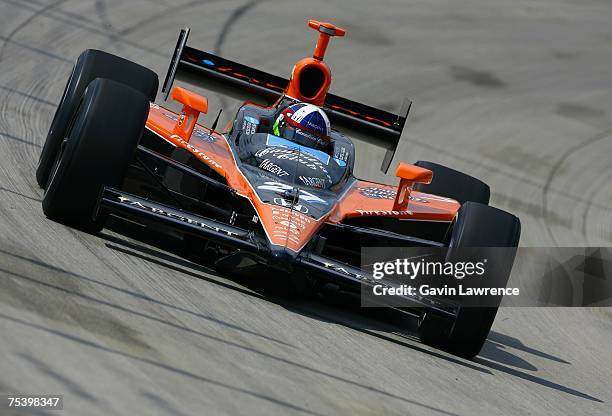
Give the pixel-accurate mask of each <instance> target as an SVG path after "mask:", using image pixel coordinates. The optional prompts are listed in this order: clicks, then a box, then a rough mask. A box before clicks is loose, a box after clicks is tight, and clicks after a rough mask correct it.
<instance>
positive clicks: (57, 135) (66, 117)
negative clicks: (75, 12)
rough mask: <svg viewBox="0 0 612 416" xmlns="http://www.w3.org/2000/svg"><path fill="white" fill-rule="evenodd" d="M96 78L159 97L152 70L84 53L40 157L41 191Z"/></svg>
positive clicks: (102, 54)
mask: <svg viewBox="0 0 612 416" xmlns="http://www.w3.org/2000/svg"><path fill="white" fill-rule="evenodd" d="M96 78H106V79H110V80H113V81H116V82H119V83H122V84H125V85H128V86H130V87H132V88H134V89H136V90H138V91H140V92H141V93H142V94H144V95H145V97H147V98H148V100H149V101H153V100H155V95H156V94H157V87H158V79H157V74H155V72H153V71H151V70H150V69H148V68H145V67H144V66H141V65H138V64H135V63H134V62H130V61H128V60H126V59H123V58H120V57H118V56H115V55H111V54H109V53H106V52H102V51H97V50H93V49H88V50H86V51H85V52H83V53H82V54H81V55H80V56H79V58H78V59H77V61H76V63H75V65H74V68H73V70H72V73H71V74H70V77H69V78H68V82H67V84H66V87H65V89H64V93H63V95H62V99H61V101H60V103H59V105H58V107H57V109H56V111H55V115H54V117H53V121H52V122H51V127H50V128H49V133H48V134H47V139H46V141H45V144H44V146H43V150H42V152H41V154H40V159H39V161H38V168H37V169H36V182H38V185H39V186H40V187H41V188H46V186H47V182H48V181H49V174H50V172H51V168H52V167H53V162H54V161H55V157H56V155H57V152H58V150H59V148H60V144H61V143H62V141H63V140H64V138H65V137H66V130H67V129H68V124H69V123H70V120H72V118H73V115H74V113H75V111H76V109H77V106H78V105H79V102H80V100H81V97H82V96H83V93H84V92H85V89H86V88H87V86H88V85H89V83H90V82H92V81H93V80H94V79H96Z"/></svg>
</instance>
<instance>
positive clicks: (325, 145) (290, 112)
mask: <svg viewBox="0 0 612 416" xmlns="http://www.w3.org/2000/svg"><path fill="white" fill-rule="evenodd" d="M272 131H273V133H274V134H275V135H276V136H278V137H282V138H284V139H287V140H290V141H292V142H294V143H296V144H299V145H302V146H307V147H311V148H313V149H317V150H323V151H325V152H327V153H329V151H330V147H331V146H330V144H331V140H330V137H329V135H330V131H331V128H330V126H329V119H328V118H327V115H326V114H325V113H324V112H323V110H321V109H320V108H319V107H317V106H314V105H312V104H306V103H297V104H293V105H290V106H289V107H287V108H285V109H284V110H283V111H282V112H281V113H280V115H279V116H278V117H277V118H276V121H275V122H274V125H273V127H272Z"/></svg>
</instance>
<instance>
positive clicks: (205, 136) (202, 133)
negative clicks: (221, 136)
mask: <svg viewBox="0 0 612 416" xmlns="http://www.w3.org/2000/svg"><path fill="white" fill-rule="evenodd" d="M193 135H194V136H195V137H197V138H198V139H200V140H202V141H205V142H208V143H214V142H216V141H217V138H216V137H215V136H213V135H211V134H210V133H209V132H208V131H207V130H204V129H202V128H200V127H196V128H195V129H194V130H193Z"/></svg>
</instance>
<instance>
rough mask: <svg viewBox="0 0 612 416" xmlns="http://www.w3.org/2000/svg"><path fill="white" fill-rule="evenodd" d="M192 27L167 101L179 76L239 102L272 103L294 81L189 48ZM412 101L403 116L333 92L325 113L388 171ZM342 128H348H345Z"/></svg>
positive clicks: (169, 79) (183, 39)
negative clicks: (376, 152) (379, 154)
mask: <svg viewBox="0 0 612 416" xmlns="http://www.w3.org/2000/svg"><path fill="white" fill-rule="evenodd" d="M189 31H190V29H189V28H185V29H182V30H181V33H180V35H179V38H178V41H177V43H176V47H175V49H174V53H173V54H172V60H171V61H170V67H169V68H168V72H167V73H166V77H165V79H164V84H163V86H162V93H163V95H164V100H167V99H168V95H169V94H170V90H171V89H172V84H173V83H174V80H175V78H178V79H180V80H182V81H185V82H187V83H190V84H194V85H198V86H202V87H204V88H206V89H210V90H213V91H216V92H219V93H222V94H225V95H230V96H234V97H235V98H238V99H243V100H250V101H254V102H259V103H262V104H266V105H270V104H272V103H274V102H276V101H277V100H278V99H280V98H281V97H282V96H283V94H284V92H285V89H286V88H287V86H288V85H289V80H288V79H286V78H282V77H278V76H276V75H272V74H269V73H267V72H263V71H260V70H257V69H255V68H251V67H248V66H245V65H242V64H239V63H237V62H233V61H230V60H228V59H225V58H222V57H220V56H216V55H213V54H211V53H208V52H204V51H201V50H198V49H195V48H192V47H190V46H188V45H187V38H188V37H189ZM411 104H412V103H411V102H410V101H409V100H406V101H405V102H404V103H403V105H402V108H401V110H400V113H399V114H393V113H390V112H388V111H385V110H381V109H378V108H375V107H371V106H369V105H366V104H361V103H358V102H356V101H352V100H349V99H346V98H343V97H340V96H337V95H334V94H331V93H328V94H327V96H326V98H325V104H324V106H323V109H324V110H325V112H326V113H327V114H328V116H329V118H330V120H331V121H332V122H334V124H335V126H336V125H337V126H340V127H344V129H347V130H349V131H350V132H353V133H355V134H357V135H358V136H361V137H366V138H365V139H364V140H365V141H367V142H369V143H372V144H374V145H376V146H380V147H384V148H385V149H386V154H385V157H384V159H383V162H382V166H381V169H382V171H383V172H385V173H386V172H387V170H388V169H389V166H390V165H391V161H392V160H393V156H394V154H395V151H396V149H397V146H398V144H399V141H400V136H401V134H402V131H403V129H404V124H405V123H406V118H407V116H408V112H409V111H410V106H411ZM344 129H343V130H344Z"/></svg>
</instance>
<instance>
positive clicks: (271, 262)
mask: <svg viewBox="0 0 612 416" xmlns="http://www.w3.org/2000/svg"><path fill="white" fill-rule="evenodd" d="M309 26H310V27H311V28H313V29H315V30H316V31H318V33H319V38H318V42H317V44H316V47H315V50H314V53H313V55H312V56H311V57H307V58H304V59H302V60H300V61H298V62H297V63H296V65H295V66H294V68H293V70H292V72H291V77H290V79H285V78H281V77H278V76H275V75H272V74H268V73H265V72H262V71H259V70H256V69H253V68H250V67H248V66H245V65H242V64H239V63H236V62H232V61H229V60H227V59H224V58H222V57H219V56H215V55H213V54H211V53H208V52H204V51H201V50H198V49H196V48H193V47H190V46H188V45H187V39H188V36H189V29H184V30H182V31H181V33H180V35H179V39H178V42H177V45H176V48H175V50H174V53H173V56H172V59H171V63H170V67H169V69H168V73H167V74H166V77H165V80H164V83H163V86H162V93H163V94H164V98H165V99H168V98H169V97H171V98H172V99H173V100H175V101H178V102H179V103H181V104H182V110H181V111H180V112H179V113H176V112H173V111H170V110H168V109H166V108H164V107H162V106H160V105H158V104H155V103H154V100H155V98H156V94H157V90H158V78H157V75H156V74H155V73H154V72H153V71H151V70H149V69H147V68H145V67H142V66H140V65H138V64H136V63H133V62H130V61H127V60H125V59H122V58H120V57H117V56H114V55H111V54H108V53H105V52H102V51H98V50H86V51H85V52H83V53H82V54H81V55H80V56H79V58H78V60H77V62H76V64H75V66H74V69H73V71H72V74H71V75H70V78H69V80H68V83H67V85H66V89H65V91H64V94H63V97H62V99H61V102H60V104H59V106H58V108H57V110H56V113H55V117H54V119H53V122H52V124H51V127H50V130H49V134H48V137H47V140H46V142H45V145H44V148H43V151H42V154H41V157H40V162H39V166H38V169H37V172H36V178H37V181H38V183H39V185H40V186H41V188H44V189H45V193H44V199H43V203H42V205H43V210H44V213H45V214H46V215H47V217H48V218H50V219H52V220H55V221H59V222H62V223H65V224H67V225H70V226H73V227H76V228H78V229H81V230H85V231H89V232H98V231H100V230H101V229H102V228H103V227H104V226H105V223H106V220H107V218H108V217H109V215H111V214H112V215H114V216H119V217H123V218H127V219H130V220H132V221H135V222H138V223H141V224H146V225H147V226H148V227H150V228H153V229H154V228H155V226H156V225H159V229H160V230H165V232H167V230H168V229H171V230H172V232H173V233H175V234H179V235H182V236H183V238H184V241H185V242H187V243H188V244H186V246H187V247H188V249H190V250H191V251H193V250H199V252H200V253H199V254H200V258H202V259H207V261H208V262H209V264H211V265H213V266H214V267H219V268H223V269H225V270H227V269H237V268H245V267H252V266H253V265H254V264H256V265H259V266H261V265H263V266H265V267H268V268H270V269H273V270H277V271H279V272H285V273H287V272H288V274H291V275H293V276H295V275H301V276H307V279H308V280H309V282H311V283H312V285H310V286H311V287H315V288H318V289H321V288H326V290H330V288H332V289H334V290H342V291H355V292H356V293H359V292H360V290H362V289H363V287H370V286H373V285H376V284H379V282H378V281H377V280H376V279H373V278H372V277H371V276H370V275H368V273H367V272H366V271H364V270H362V268H361V267H360V266H361V265H360V259H361V250H362V248H363V247H370V246H376V247H381V246H382V247H425V248H428V247H430V248H435V249H438V248H446V249H447V251H448V253H447V256H452V255H453V252H454V251H456V250H458V249H459V248H462V247H507V248H516V247H517V245H518V240H519V236H520V222H519V220H518V218H516V217H514V216H513V215H511V214H508V213H506V212H503V211H501V210H498V209H496V208H493V207H490V206H489V205H488V202H489V187H488V186H487V185H486V184H484V183H483V182H481V181H479V180H478V179H475V178H473V177H471V176H468V175H466V174H463V173H460V172H457V171H455V170H453V169H450V168H447V167H444V166H441V165H438V164H435V163H432V162H422V161H419V162H417V163H415V164H407V163H403V162H400V163H399V164H398V165H397V168H396V171H395V173H396V176H397V177H398V178H399V184H398V185H397V186H389V185H384V184H380V183H376V182H372V181H368V180H362V179H357V178H355V177H354V176H353V166H354V163H355V158H356V155H355V148H354V145H353V140H352V139H351V137H352V136H351V132H354V133H355V135H359V136H360V137H366V140H369V141H370V142H371V143H373V144H375V145H380V146H382V147H384V148H385V149H386V156H385V158H384V160H383V163H382V169H383V171H385V172H386V171H387V170H388V169H389V167H390V166H391V163H392V160H393V156H394V153H395V149H396V148H397V145H398V143H399V141H400V136H401V133H402V130H403V128H404V124H405V122H406V117H407V114H408V110H409V108H410V104H409V102H406V104H405V105H404V106H403V109H402V110H401V111H400V114H392V113H390V112H387V111H383V110H380V109H377V108H374V107H371V106H368V105H364V104H361V103H358V102H354V101H352V100H349V99H346V98H342V97H340V96H336V95H333V94H331V93H329V92H328V90H329V87H330V84H331V80H332V77H331V71H330V68H329V67H328V65H327V64H326V63H325V62H324V57H325V53H326V49H327V47H328V43H329V41H330V39H331V38H332V37H334V36H344V35H345V30H344V29H341V28H339V27H336V26H334V25H332V24H329V23H323V22H318V21H313V20H311V21H309ZM175 79H179V80H185V81H187V82H190V83H196V84H199V85H200V86H203V87H205V88H211V89H214V90H215V91H217V92H219V91H221V92H223V93H226V94H231V95H234V96H236V95H237V96H240V97H244V98H245V99H248V100H249V101H247V102H245V103H244V104H243V105H242V106H241V107H240V109H239V110H238V112H237V114H236V116H235V118H234V120H233V122H232V123H230V125H228V127H227V128H226V129H221V130H217V121H218V119H219V116H217V118H216V120H215V121H214V122H213V123H212V124H211V125H210V126H204V125H200V124H198V117H199V115H200V114H205V113H206V112H207V110H208V101H207V99H206V98H205V97H203V96H200V95H198V94H196V93H195V92H192V91H190V90H188V89H185V88H181V87H179V86H176V87H174V88H173V84H174V81H175ZM309 140H311V141H312V142H309ZM509 253H510V254H509V255H508V256H506V258H505V259H504V261H505V262H506V263H507V262H509V263H510V267H511V265H512V262H513V258H514V254H513V253H514V251H510V252H509ZM246 260H248V261H246ZM503 270H504V271H503V273H502V274H505V276H502V277H503V279H502V280H503V281H504V284H505V281H506V280H507V279H508V276H509V273H510V268H508V267H505V268H504V269H503ZM411 300H412V302H413V303H412V305H413V306H414V307H410V308H399V309H401V310H402V311H404V312H408V313H411V314H416V315H417V316H418V317H419V323H420V324H419V325H420V326H419V327H420V332H421V337H422V339H423V340H425V341H426V342H428V343H431V344H435V345H438V346H440V347H442V348H444V349H447V350H449V351H452V352H454V353H456V354H459V355H462V356H468V357H471V356H474V355H475V354H477V353H478V351H479V350H480V348H481V346H482V344H483V343H484V340H485V339H486V337H487V334H488V332H489V329H490V327H491V324H492V322H493V319H494V317H495V313H496V311H497V305H494V306H490V305H489V306H487V307H486V308H482V307H480V308H474V307H467V306H466V305H465V304H463V303H462V300H461V299H460V298H459V299H433V298H428V297H426V296H416V297H414V299H411Z"/></svg>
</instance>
